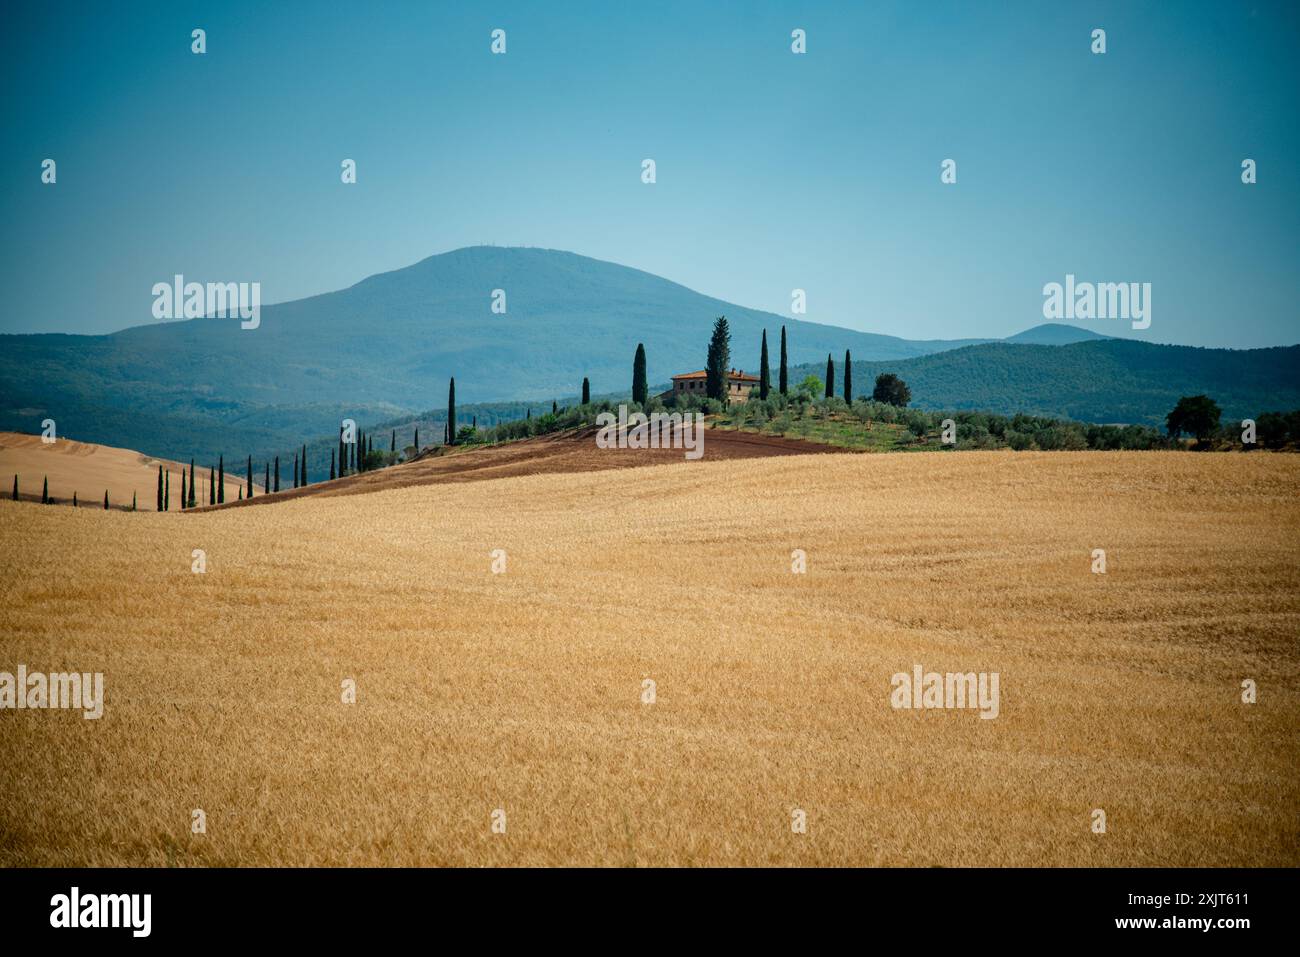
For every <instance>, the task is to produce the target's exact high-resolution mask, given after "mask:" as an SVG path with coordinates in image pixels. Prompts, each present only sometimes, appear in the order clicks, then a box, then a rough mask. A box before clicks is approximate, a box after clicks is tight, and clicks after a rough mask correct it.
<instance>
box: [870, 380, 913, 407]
mask: <svg viewBox="0 0 1300 957" xmlns="http://www.w3.org/2000/svg"><path fill="white" fill-rule="evenodd" d="M871 398H872V399H874V400H875V401H877V402H887V403H889V404H890V405H896V406H898V407H899V408H904V407H906V406H907V405H908V403H910V402H911V401H912V390H911V389H909V388H908V387H907V383H906V382H904V381H903V380H902V379H900V378H899V377H898V376H896V375H895V374H894V373H892V372H882V373H881V374H880V375H878V376H876V388H875V389H874V390H873V391H872V393H871Z"/></svg>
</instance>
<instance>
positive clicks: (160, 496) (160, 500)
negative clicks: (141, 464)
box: [158, 465, 163, 512]
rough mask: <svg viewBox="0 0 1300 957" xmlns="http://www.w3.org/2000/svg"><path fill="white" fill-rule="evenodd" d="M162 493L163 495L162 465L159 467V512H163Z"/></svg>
mask: <svg viewBox="0 0 1300 957" xmlns="http://www.w3.org/2000/svg"><path fill="white" fill-rule="evenodd" d="M162 493H163V478H162V466H161V465H160V466H158V511H160V512H161V511H162V510H163V507H162Z"/></svg>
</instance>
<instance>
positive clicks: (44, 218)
mask: <svg viewBox="0 0 1300 957" xmlns="http://www.w3.org/2000/svg"><path fill="white" fill-rule="evenodd" d="M195 27H202V28H204V29H205V30H206V31H207V44H208V50H207V53H206V54H204V55H202V56H196V55H194V54H192V53H191V52H190V42H191V41H190V31H191V30H192V29H193V28H195ZM498 27H499V28H502V29H505V30H506V36H507V53H506V54H505V55H504V56H494V55H492V53H491V52H490V50H489V44H490V36H489V35H490V32H491V31H492V30H493V29H494V28H498ZM796 27H800V28H803V29H805V30H806V31H807V48H808V52H807V53H806V54H805V55H802V56H800V55H795V54H793V53H792V52H791V50H790V43H791V40H790V32H791V30H793V29H794V28H796ZM1096 27H1101V28H1104V29H1105V30H1106V32H1107V52H1106V53H1105V54H1103V55H1096V54H1093V53H1092V52H1090V44H1091V39H1090V33H1091V31H1092V30H1093V29H1094V28H1096ZM1298 50H1300V14H1298V13H1297V9H1296V5H1295V4H1293V3H1271V2H1263V0H1253V2H1242V3H1238V2H1229V0H1223V2H1217V3H1198V2H1190V0H1188V2H1181V0H1180V2H1171V0H1166V2H1161V3H1143V2H1132V0H1128V2H1122V3H1064V2H1061V3H1057V2H1052V3H1043V2H1027V3H1018V2H959V3H928V2H924V0H904V2H898V3H889V2H868V3H851V4H850V3H836V2H826V0H821V2H816V3H805V4H800V3H765V2H757V0H749V2H743V3H705V2H702V0H695V2H685V3H672V2H659V0H656V2H646V3H640V4H636V3H626V4H625V3H611V2H608V0H605V2H595V3H578V2H572V0H564V2H554V3H539V2H527V3H518V4H490V3H468V2H466V3H429V2H422V3H411V4H399V3H331V4H326V3H312V4H308V3H264V2H262V3H252V4H229V3H222V4H213V5H210V6H208V5H190V4H182V3H165V4H157V5H148V4H134V3H132V4H94V5H92V4H88V3H87V4H76V5H68V6H67V7H66V9H65V8H64V5H62V4H58V3H52V4H39V5H24V6H21V7H20V6H17V5H11V6H10V7H9V8H8V9H7V12H6V22H5V25H4V29H3V33H0V70H3V74H4V81H3V82H4V94H3V111H4V113H3V123H2V124H0V145H2V146H3V149H2V150H0V163H3V179H2V180H0V223H2V224H3V225H2V226H0V229H3V236H4V256H3V260H0V262H2V263H3V265H0V282H2V283H3V288H4V291H5V296H4V303H5V306H4V310H3V318H2V320H0V331H4V332H37V331H41V332H45V331H49V332H107V331H112V330H115V329H120V328H123V327H125V326H130V325H139V324H143V323H148V322H152V321H155V320H153V318H152V316H151V314H150V307H151V305H152V296H151V293H150V289H151V287H152V286H153V284H154V283H155V282H159V281H167V280H169V279H170V277H171V276H172V275H173V274H174V273H177V272H180V273H183V274H185V276H186V277H187V278H190V279H195V280H200V281H253V280H257V281H260V282H261V283H262V289H263V301H264V302H276V301H283V300H289V299H296V298H299V297H302V296H306V295H311V294H314V293H318V292H326V291H329V290H332V289H338V288H342V287H345V286H348V285H351V284H352V283H354V282H356V281H357V280H359V279H362V278H364V277H366V276H368V275H371V274H373V273H376V272H382V271H386V270H389V269H394V268H398V267H400V266H405V265H408V264H410V263H412V262H415V261H417V260H419V259H422V258H424V257H425V256H428V255H431V254H433V253H438V252H445V251H447V250H451V249H455V248H458V247H461V246H466V245H473V244H479V243H496V244H500V245H533V246H546V247H551V248H557V249H567V250H572V251H574V252H578V253H582V254H584V255H589V256H594V257H596V258H600V259H608V260H612V261H615V262H619V263H624V264H626V265H630V266H635V267H637V268H640V269H645V270H647V271H649V272H653V273H656V274H658V275H661V276H664V277H666V278H669V279H672V280H675V281H677V282H680V283H683V284H684V285H687V286H690V287H691V288H693V289H697V290H699V291H701V292H704V293H708V294H710V295H714V296H718V297H720V298H723V299H726V300H729V301H732V302H736V303H739V304H742V305H746V306H751V307H755V308H761V309H768V310H771V311H773V312H776V313H783V314H788V313H789V310H790V292H791V290H792V289H794V288H796V287H798V288H803V289H805V290H806V291H807V296H808V312H807V316H806V318H808V319H811V320H813V321H818V322H828V323H834V324H839V325H844V326H848V327H851V328H855V329H861V330H866V331H872V332H883V333H889V334H893V335H899V336H905V337H908V338H957V337H966V336H1003V335H1008V334H1011V333H1014V332H1017V331H1019V330H1021V329H1024V328H1026V327H1028V326H1032V325H1035V324H1037V323H1039V322H1042V321H1044V320H1043V316H1042V303H1043V295H1042V287H1043V285H1044V284H1045V283H1048V282H1053V281H1056V282H1061V281H1063V280H1064V277H1065V274H1066V273H1067V272H1068V273H1074V274H1075V275H1076V276H1077V277H1078V278H1079V280H1080V281H1083V280H1091V281H1095V282H1124V281H1129V282H1150V283H1151V284H1152V320H1153V321H1152V325H1151V328H1150V329H1148V330H1146V331H1145V332H1141V333H1139V332H1134V331H1132V330H1131V329H1130V328H1129V326H1128V323H1122V322H1117V321H1112V322H1104V321H1103V322H1094V323H1079V324H1080V325H1089V326H1090V327H1091V328H1094V329H1097V330H1098V331H1102V332H1106V333H1109V334H1114V335H1126V336H1141V337H1142V338H1147V339H1150V340H1153V341H1158V342H1176V343H1184V344H1191V345H1213V346H1233V347H1254V346H1262V345H1280V344H1293V343H1296V342H1300V313H1298V312H1297V303H1298V302H1300V269H1297V242H1296V239H1297V235H1298V234H1300V168H1298V166H1297V164H1298V162H1300V144H1298V143H1297V117H1298V116H1300V110H1298V109H1297V107H1298V106H1300V103H1298V102H1297V100H1298V99H1300V76H1298V75H1297V74H1298V73H1300V66H1298V62H1300V57H1298V56H1297V51H1298ZM47 157H50V158H53V159H55V160H56V162H57V164H58V167H57V171H58V181H57V183H56V184H55V185H54V186H47V185H43V184H42V183H41V181H40V176H41V162H42V160H43V159H45V158H47ZM345 158H351V159H355V160H356V162H357V169H358V175H357V178H358V182H357V184H356V185H354V186H345V185H343V184H342V183H340V178H339V174H340V163H341V161H342V160H343V159H345ZM645 158H653V159H654V160H655V161H656V164H657V173H658V182H657V183H656V184H655V185H653V186H649V185H645V184H643V183H642V182H641V161H642V160H643V159H645ZM947 158H952V159H954V160H956V161H957V183H956V184H955V185H944V184H942V183H941V182H940V175H939V174H940V163H941V162H942V161H943V160H944V159H947ZM1245 158H1251V159H1254V160H1256V161H1257V163H1258V179H1259V181H1258V183H1257V184H1256V185H1253V186H1246V185H1243V184H1242V182H1241V161H1242V160H1243V159H1245Z"/></svg>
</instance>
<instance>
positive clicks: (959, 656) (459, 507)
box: [0, 452, 1300, 866]
mask: <svg viewBox="0 0 1300 957" xmlns="http://www.w3.org/2000/svg"><path fill="white" fill-rule="evenodd" d="M0 541H2V544H3V551H2V553H0V602H2V604H3V616H2V617H0V671H10V672H12V671H14V670H15V669H16V667H17V666H18V665H19V664H25V665H26V666H27V667H28V669H31V670H38V671H47V672H50V671H63V670H76V671H83V672H85V671H91V672H93V671H102V672H103V673H104V687H105V704H104V716H103V717H102V718H101V719H100V720H98V721H93V720H84V719H83V718H82V717H81V714H80V713H79V712H74V711H56V710H47V711H31V710H25V711H13V710H6V711H0V778H2V779H3V801H2V802H0V864H2V865H11V866H12V865H171V864H175V865H182V866H184V865H267V864H287V865H309V864H323V865H359V864H377V865H559V864H584V865H585V864H590V865H613V866H623V865H814V864H816V865H921V866H935V865H937V866H961V865H1010V864H1020V865H1088V866H1091V865H1103V866H1104V865H1291V866H1294V865H1296V864H1300V823H1298V817H1297V810H1298V808H1300V735H1298V734H1297V732H1300V457H1296V456H1282V455H1264V454H1252V455H1230V454H1200V455H1198V454H1187V453H1183V454H1180V453H1073V454H1071V453H1057V454H1054V453H1019V454H1013V453H974V452H972V453H955V454H919V455H874V456H869V455H835V456H830V455H826V456H821V455H818V456H797V457H789V458H773V459H764V460H753V461H741V462H712V463H710V462H708V461H707V460H706V461H704V462H700V463H682V464H679V465H667V466H656V467H651V468H643V469H628V470H620V471H615V472H603V473H584V474H575V475H541V476H523V477H517V478H507V479H500V480H495V481H485V482H480V483H474V484H444V485H436V486H425V487H412V488H402V489H396V490H393V491H385V492H377V493H374V494H368V495H354V496H344V497H328V496H321V497H315V498H304V499H300V500H297V501H291V502H285V503H284V504H282V505H278V506H274V507H266V508H248V509H234V510H226V511H218V512H207V513H202V514H178V513H170V514H166V515H159V514H156V513H152V512H150V513H137V514H127V513H120V512H104V511H102V510H94V509H84V510H77V511H74V510H72V509H67V508H41V507H40V506H37V505H31V504H27V503H11V502H0ZM196 548H201V549H203V550H204V551H205V552H206V556H207V563H208V564H207V572H206V573H205V574H194V573H192V572H191V562H192V559H191V552H192V550H193V549H196ZM1096 548H1102V549H1105V551H1106V555H1107V572H1106V574H1104V575H1103V574H1093V573H1092V571H1091V565H1092V550H1093V549H1096ZM495 549H504V550H505V553H506V569H505V571H504V572H503V573H500V574H494V573H493V571H492V569H491V566H492V561H493V559H492V557H491V554H490V553H492V552H493V550H495ZM795 549H803V550H804V551H805V552H806V554H807V571H806V573H805V574H794V573H792V571H791V564H792V560H791V553H792V552H793V551H794V550H795ZM917 664H920V665H922V666H923V667H924V668H925V669H927V670H930V669H933V670H937V671H940V672H947V671H963V672H964V671H975V672H980V671H987V672H997V673H998V674H999V675H1000V689H1001V690H1000V695H1001V703H1000V714H999V715H998V717H997V718H996V719H994V720H983V719H981V718H980V716H979V714H978V713H976V712H974V711H971V710H928V711H926V710H920V711H918V710H904V709H894V708H892V707H891V705H890V692H891V685H890V681H891V676H892V675H893V674H894V673H896V672H911V671H912V669H913V667H914V666H915V665H917ZM349 678H351V679H354V680H355V682H356V702H355V703H354V704H345V703H343V701H342V700H341V690H340V689H341V683H342V682H343V681H344V680H345V679H349ZM647 679H649V680H651V681H653V682H654V690H655V700H654V702H653V703H645V702H644V701H643V696H644V694H645V691H644V689H645V687H646V686H645V685H644V684H643V682H645V681H646V680H647ZM1244 679H1252V680H1254V681H1255V682H1256V683H1257V687H1258V701H1257V703H1255V704H1244V703H1243V702H1242V700H1241V694H1242V690H1241V683H1242V681H1243V680H1244ZM195 809H202V810H203V812H204V814H205V817H206V833H203V834H194V833H192V829H191V821H192V812H193V811H194V810H195ZM497 809H501V810H502V811H504V812H505V816H504V819H503V820H504V822H505V832H504V833H494V831H493V826H492V825H493V812H494V811H495V810H497ZM1094 809H1102V810H1104V811H1105V814H1106V822H1107V830H1106V833H1104V834H1096V833H1093V831H1092V829H1091V824H1092V817H1091V815H1092V812H1093V810H1094ZM796 810H802V811H804V812H805V813H806V823H807V827H806V833H796V832H795V831H794V829H793V828H792V820H793V819H794V815H793V812H795V811H796ZM498 819H499V820H500V819H501V818H500V817H499V816H498Z"/></svg>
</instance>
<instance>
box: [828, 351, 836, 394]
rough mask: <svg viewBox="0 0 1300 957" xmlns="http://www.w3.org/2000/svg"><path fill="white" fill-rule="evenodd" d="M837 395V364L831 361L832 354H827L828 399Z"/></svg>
mask: <svg viewBox="0 0 1300 957" xmlns="http://www.w3.org/2000/svg"><path fill="white" fill-rule="evenodd" d="M834 395H835V362H834V361H833V360H832V359H831V356H830V353H829V352H828V353H827V354H826V398H828V399H829V398H831V397H832V396H834Z"/></svg>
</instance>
